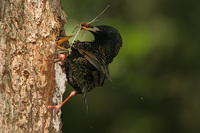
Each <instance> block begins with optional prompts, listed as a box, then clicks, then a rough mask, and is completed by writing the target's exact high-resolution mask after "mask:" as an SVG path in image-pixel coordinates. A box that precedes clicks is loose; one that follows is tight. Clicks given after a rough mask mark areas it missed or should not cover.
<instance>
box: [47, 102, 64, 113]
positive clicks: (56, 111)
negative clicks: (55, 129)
mask: <svg viewBox="0 0 200 133" xmlns="http://www.w3.org/2000/svg"><path fill="white" fill-rule="evenodd" d="M61 107H62V105H61V104H60V105H56V106H47V108H48V109H56V110H55V114H57V113H58V110H59V109H60V108H61Z"/></svg>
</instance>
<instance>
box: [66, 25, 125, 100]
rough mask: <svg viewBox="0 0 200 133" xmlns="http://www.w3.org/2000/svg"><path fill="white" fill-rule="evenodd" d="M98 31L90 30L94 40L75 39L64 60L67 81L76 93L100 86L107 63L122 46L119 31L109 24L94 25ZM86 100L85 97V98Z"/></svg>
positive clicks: (84, 94) (84, 93) (107, 74)
mask: <svg viewBox="0 0 200 133" xmlns="http://www.w3.org/2000/svg"><path fill="white" fill-rule="evenodd" d="M96 27H97V28H98V29H99V30H98V31H95V32H94V31H91V33H92V34H93V35H94V37H95V40H94V41H92V42H80V41H77V42H75V43H74V44H73V46H72V52H71V55H69V56H68V57H67V59H66V60H65V61H64V63H63V65H62V67H63V68H65V72H66V75H67V79H68V83H69V84H70V85H71V86H72V87H73V88H74V90H75V91H76V92H77V93H78V94H83V96H84V98H86V93H87V92H89V91H91V90H92V89H94V88H95V87H100V86H102V85H103V84H104V81H105V79H106V78H109V79H110V76H109V69H108V67H109V64H110V63H111V62H112V61H113V58H114V57H115V56H116V55H117V54H118V52H119V49H120V47H121V46H122V39H121V36H120V34H119V32H118V31H117V30H116V29H114V28H112V27H110V26H105V25H102V26H96ZM85 102H86V99H85Z"/></svg>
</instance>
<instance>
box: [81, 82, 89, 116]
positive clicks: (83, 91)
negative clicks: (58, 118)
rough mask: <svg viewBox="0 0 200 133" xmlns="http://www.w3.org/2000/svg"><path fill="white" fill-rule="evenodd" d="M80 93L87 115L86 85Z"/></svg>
mask: <svg viewBox="0 0 200 133" xmlns="http://www.w3.org/2000/svg"><path fill="white" fill-rule="evenodd" d="M82 93H83V100H84V103H85V106H86V111H87V114H88V102H87V85H85V86H84V88H83V90H82Z"/></svg>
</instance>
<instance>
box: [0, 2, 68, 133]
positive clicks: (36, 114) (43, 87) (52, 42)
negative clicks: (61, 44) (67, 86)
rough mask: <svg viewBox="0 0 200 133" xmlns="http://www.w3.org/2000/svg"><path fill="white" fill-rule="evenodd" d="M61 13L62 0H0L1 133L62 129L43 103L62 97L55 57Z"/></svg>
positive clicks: (63, 18)
mask: <svg viewBox="0 0 200 133" xmlns="http://www.w3.org/2000/svg"><path fill="white" fill-rule="evenodd" d="M65 19H66V15H65V13H64V12H63V11H62V9H61V5H60V0H0V133H8V132H17V133H28V132H31V133H33V132H37V133H42V132H44V133H48V132H51V133H52V132H61V125H62V124H61V120H60V117H56V120H54V114H53V111H52V110H48V109H47V108H46V107H47V105H52V104H55V103H52V97H53V95H54V96H59V97H54V102H58V101H59V102H60V101H61V100H62V92H60V90H59V89H55V86H56V83H55V80H54V79H55V71H54V62H53V61H54V55H55V46H56V39H57V36H58V35H59V31H60V29H61V28H62V27H63V24H64V22H65V21H66V20H65Z"/></svg>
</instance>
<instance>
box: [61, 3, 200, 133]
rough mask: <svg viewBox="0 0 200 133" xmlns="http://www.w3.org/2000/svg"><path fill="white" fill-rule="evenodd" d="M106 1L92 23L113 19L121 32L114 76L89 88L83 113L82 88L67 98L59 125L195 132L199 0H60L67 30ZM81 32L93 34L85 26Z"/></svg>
mask: <svg viewBox="0 0 200 133" xmlns="http://www.w3.org/2000/svg"><path fill="white" fill-rule="evenodd" d="M107 4H110V8H109V9H108V10H107V11H106V12H105V14H103V15H102V16H101V17H100V18H99V19H98V22H95V23H93V25H100V24H106V25H111V26H113V27H115V28H116V29H118V30H119V32H120V33H121V35H122V38H123V47H122V49H121V50H120V52H119V55H118V56H117V57H116V58H115V59H114V61H113V63H112V64H111V65H110V75H111V78H112V82H110V81H107V82H106V84H105V85H104V86H103V87H101V88H96V89H95V90H93V91H91V92H90V93H88V102H89V114H88V115H87V114H86V110H85V107H84V103H83V100H82V97H81V96H75V97H74V98H72V99H71V100H70V101H69V102H68V103H66V104H65V106H64V107H63V108H62V111H63V114H62V119H63V124H64V125H63V132H68V133H69V132H71V133H75V132H76V133H78V132H82V133H88V132H92V133H188V132H190V133H199V132H200V128H199V127H200V119H199V118H200V113H199V112H200V106H199V101H200V96H199V94H200V89H199V88H200V82H199V81H200V70H199V68H200V63H199V59H200V54H199V51H200V45H199V43H200V41H199V31H200V19H199V11H200V2H197V1H187V0H183V1H167V0H164V1H158V0H150V1H148V0H142V1H141V0H123V1H114V0H109V1H100V0H96V1H92V0H86V1H83V2H80V1H63V5H64V9H65V11H66V13H67V15H68V23H67V25H66V31H67V34H68V35H71V34H72V31H73V28H74V27H75V26H76V25H77V24H78V23H81V22H87V21H90V20H92V19H93V18H94V17H95V16H96V15H98V14H99V13H100V12H101V11H102V10H103V9H104V8H105V7H106V5H107ZM88 37H89V38H88ZM78 39H79V40H92V39H93V37H92V35H91V34H89V33H86V32H85V33H84V35H83V37H81V34H80V36H79V38H78ZM71 90H72V89H70V87H69V86H68V87H67V91H66V93H65V94H66V96H67V95H68V94H69V92H70V91H71ZM66 96H65V97H66Z"/></svg>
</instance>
